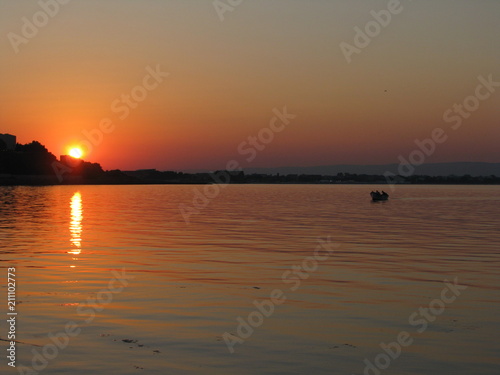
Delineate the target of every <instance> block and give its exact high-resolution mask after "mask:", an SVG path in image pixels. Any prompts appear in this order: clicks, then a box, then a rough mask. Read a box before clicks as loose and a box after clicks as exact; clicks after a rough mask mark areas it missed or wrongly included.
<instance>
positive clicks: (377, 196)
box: [370, 190, 389, 202]
mask: <svg viewBox="0 0 500 375" xmlns="http://www.w3.org/2000/svg"><path fill="white" fill-rule="evenodd" d="M370 196H371V197H372V201H374V202H379V201H386V200H388V199H389V194H387V193H386V192H385V191H382V193H379V192H378V190H377V191H372V192H371V193H370Z"/></svg>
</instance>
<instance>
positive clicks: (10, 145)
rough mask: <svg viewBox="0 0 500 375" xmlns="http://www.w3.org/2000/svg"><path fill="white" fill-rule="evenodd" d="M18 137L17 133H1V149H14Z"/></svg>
mask: <svg viewBox="0 0 500 375" xmlns="http://www.w3.org/2000/svg"><path fill="white" fill-rule="evenodd" d="M16 143H17V138H16V136H15V135H10V134H0V151H14V150H15V149H16Z"/></svg>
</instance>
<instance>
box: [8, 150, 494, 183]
mask: <svg viewBox="0 0 500 375" xmlns="http://www.w3.org/2000/svg"><path fill="white" fill-rule="evenodd" d="M1 146H2V145H0V175H2V174H3V175H14V176H16V175H33V176H47V175H51V176H54V177H55V171H54V163H56V164H58V165H59V166H61V162H59V161H58V160H57V158H56V157H55V156H54V155H53V154H52V153H50V152H49V151H48V150H47V148H45V146H43V145H42V144H41V143H40V142H37V141H33V142H31V143H28V144H25V145H23V144H17V145H16V149H15V151H8V150H6V147H1ZM68 167H69V168H66V170H65V172H64V176H63V177H64V178H66V179H63V182H62V183H73V182H78V183H102V184H211V183H217V182H222V183H225V182H229V183H233V184H249V183H254V184H335V183H337V184H338V183H347V184H349V183H352V184H385V183H387V182H388V181H387V180H386V178H385V177H384V176H383V175H367V174H352V173H338V174H336V175H305V174H301V175H299V174H288V175H281V174H279V173H278V174H255V173H254V174H245V173H244V172H243V171H241V172H235V171H231V172H230V171H216V172H213V173H184V172H174V171H166V172H161V171H157V170H156V169H148V170H138V171H127V172H122V171H120V170H113V171H104V170H103V169H102V167H101V165H100V164H98V163H89V162H86V161H80V160H79V161H75V163H74V165H70V166H68ZM68 177H69V178H68ZM75 178H76V180H75ZM395 180H397V182H398V183H402V184H499V183H500V177H497V176H493V175H491V176H481V177H473V176H471V175H464V176H453V175H452V176H422V175H415V176H409V177H404V176H397V177H394V176H393V177H392V178H391V181H389V182H392V181H395ZM0 182H2V181H0ZM3 183H6V184H9V183H12V184H15V180H13V182H9V181H5V180H4V181H3Z"/></svg>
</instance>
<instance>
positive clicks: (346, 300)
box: [0, 185, 500, 375]
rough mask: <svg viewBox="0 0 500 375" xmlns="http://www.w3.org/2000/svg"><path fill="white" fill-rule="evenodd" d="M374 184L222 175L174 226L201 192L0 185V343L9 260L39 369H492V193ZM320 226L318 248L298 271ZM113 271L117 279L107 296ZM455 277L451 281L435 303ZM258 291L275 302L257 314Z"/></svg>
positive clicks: (497, 316) (498, 323)
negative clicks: (323, 247)
mask: <svg viewBox="0 0 500 375" xmlns="http://www.w3.org/2000/svg"><path fill="white" fill-rule="evenodd" d="M376 188H378V189H380V187H379V186H369V185H342V186H331V185H321V186H317V185H313V186H300V185H291V186H283V185H241V186H238V185H234V186H229V187H227V188H225V189H223V191H222V192H221V193H220V194H219V195H218V196H217V197H216V198H215V199H213V200H211V201H210V204H209V205H208V206H207V207H206V208H204V209H202V210H200V212H199V213H196V214H193V215H191V217H190V221H191V223H190V224H186V222H185V221H184V219H183V217H182V215H181V213H180V211H179V204H180V203H184V204H186V205H190V204H191V202H192V199H193V189H200V190H201V189H203V186H198V187H197V186H78V187H77V186H58V187H35V188H32V187H0V241H1V242H0V254H1V262H0V267H1V269H0V272H1V273H2V275H1V280H3V281H2V282H1V284H0V285H1V290H2V293H1V296H2V297H1V300H0V306H2V307H1V308H0V313H1V314H2V321H3V323H2V324H1V325H0V327H1V331H0V337H1V338H2V339H5V338H6V336H7V328H6V324H5V320H4V317H6V315H5V313H6V306H7V302H6V300H7V297H6V291H7V288H6V287H7V282H6V277H7V268H8V267H15V268H16V279H17V299H18V306H17V312H18V316H17V340H18V341H20V343H18V344H17V365H18V366H21V365H23V366H26V367H30V366H33V364H34V365H35V369H36V368H38V369H39V370H40V369H42V368H43V367H45V366H46V367H45V369H44V370H43V371H37V372H38V373H46V374H75V373H77V374H188V373H193V374H235V373H237V374H242V375H243V374H363V372H364V371H365V373H368V374H378V373H380V374H398V375H401V374H403V375H417V374H419V375H420V374H422V375H423V374H425V375H429V374H440V375H443V374H454V375H457V374H464V375H470V374H492V375H493V374H496V375H497V374H499V373H500V360H499V358H500V340H499V339H498V337H499V335H500V298H499V297H500V229H499V228H500V208H499V207H500V187H498V186H494V187H488V186H477V187H476V186H474V187H468V186H399V187H397V189H396V190H395V191H394V192H393V193H392V195H391V200H390V201H388V202H385V203H372V202H370V199H369V198H370V197H369V192H370V191H371V190H372V189H376ZM329 236H330V238H331V241H332V242H334V243H336V244H338V247H337V248H336V249H335V251H334V252H332V254H331V256H330V257H328V258H327V259H323V260H321V261H319V262H318V263H317V265H316V266H317V267H315V265H314V264H313V263H311V262H309V263H307V262H306V263H305V265H306V266H308V267H309V271H307V272H305V271H304V269H302V271H300V268H299V267H302V266H303V264H304V263H303V261H304V259H305V258H307V257H310V256H313V255H314V250H315V249H316V248H317V246H318V239H319V238H322V239H323V241H325V239H327V238H328V237H329ZM292 267H295V269H299V271H300V272H302V273H301V274H300V275H302V276H303V277H304V279H303V280H300V285H299V284H298V281H297V273H296V274H291V273H290V272H288V273H286V272H287V271H290V270H293V268H292ZM122 269H124V270H125V271H124V272H125V274H126V275H129V276H127V277H130V276H132V277H133V279H129V280H127V282H128V285H127V286H126V287H125V288H123V290H122V291H121V292H118V290H119V288H115V289H114V292H113V293H111V291H110V281H112V280H113V279H114V278H115V276H113V274H112V271H113V270H122ZM121 272H122V271H120V273H121ZM284 274H285V275H288V277H285V281H284V280H283V275H284ZM292 277H293V280H292ZM305 277H307V278H305ZM455 278H457V282H458V284H459V285H464V286H467V289H465V290H460V292H459V293H460V295H458V296H456V299H455V300H454V301H452V302H449V303H444V302H440V300H442V291H443V289H444V288H445V287H446V285H445V284H444V280H450V281H453V280H455ZM290 280H292V281H293V283H292V282H291V281H290ZM111 285H115V286H116V285H118V284H111ZM275 289H277V290H279V291H281V292H283V294H284V295H285V296H286V301H285V302H284V303H283V304H281V305H276V306H274V311H273V313H272V314H268V315H269V316H268V317H264V318H262V319H261V320H262V321H258V319H259V317H262V316H263V315H262V314H261V315H259V313H254V314H253V315H252V312H255V311H258V310H257V308H256V305H255V304H254V302H255V301H257V303H262V301H269V298H270V294H271V293H272V291H273V290H275ZM450 295H451V296H452V295H453V294H450ZM450 295H448V297H447V298H448V300H449V299H450V298H449V297H450ZM110 296H111V298H112V300H109V299H108V298H110ZM96 298H97V300H96ZM99 298H100V299H99ZM93 300H95V302H93ZM92 304H93V305H92ZM430 304H431V305H432V306H433V308H434V310H429V311H430V312H428V314H430V315H428V316H429V318H425V320H422V316H423V315H418V319H420V322H421V323H419V324H417V323H415V319H414V320H413V324H412V323H411V322H410V321H411V317H412V316H413V317H414V318H415V315H414V314H415V313H417V314H420V313H418V312H419V309H420V308H421V307H422V308H428V307H429V305H430ZM432 311H434V312H435V314H434V313H433V312H432ZM93 314H95V316H93ZM249 314H251V316H252V317H253V318H254V319H257V320H254V324H255V325H258V323H262V324H261V325H260V326H256V327H255V328H253V332H252V334H251V335H248V332H247V331H248V329H247V330H246V331H245V330H243V329H242V328H241V327H240V328H238V325H239V322H241V321H242V320H243V321H246V320H247V319H248V317H249ZM238 318H240V320H239V321H238V320H237V319H238ZM418 319H417V320H418ZM70 321H73V322H74V323H75V324H76V325H78V328H79V334H77V335H74V336H72V337H70V338H69V339H67V340H66V341H65V339H62V338H61V337H62V335H61V334H60V333H61V332H63V331H64V329H65V325H66V324H67V323H68V322H70ZM424 321H426V322H427V327H425V329H423V328H424V324H423V322H424ZM243 331H245V332H244V333H245V336H249V337H246V338H245V339H243V338H241V340H240V341H238V343H236V344H234V347H233V349H234V350H235V352H234V353H233V354H231V353H230V352H229V350H228V346H227V344H226V341H225V340H226V339H227V338H228V337H233V338H235V337H236V336H231V334H232V335H238V334H239V333H242V332H243ZM403 331H406V332H407V333H408V335H409V336H410V337H411V339H412V341H413V342H412V344H411V345H409V346H406V347H404V348H403V349H402V352H401V354H400V355H399V356H398V357H397V358H395V359H392V358H391V359H390V363H387V362H386V361H385V360H384V356H380V354H381V353H382V354H383V353H385V352H384V351H383V349H382V348H381V344H382V343H384V344H389V343H391V342H393V341H395V340H397V338H398V335H399V334H400V332H403ZM419 331H422V332H419ZM226 332H227V334H225V333H226ZM49 335H52V336H56V337H60V345H61V346H60V348H59V349H56V350H57V351H56V352H54V348H55V347H54V346H51V343H52V342H53V341H52V340H51V339H50V338H49ZM68 340H69V341H68ZM124 340H125V341H124ZM1 344H2V352H3V353H4V354H5V352H6V351H5V349H6V348H7V346H8V345H7V344H6V342H3V341H2V342H1ZM66 344H67V346H66ZM65 346H66V347H65ZM393 349H394V347H393ZM394 350H395V349H394ZM4 354H2V356H1V359H0V361H1V363H0V369H1V372H2V374H4V373H5V374H8V373H13V374H14V373H17V371H16V370H15V369H12V368H10V367H8V366H7V362H8V360H7V359H6V358H5V355H4ZM377 356H378V357H377ZM377 358H378V362H376V361H377ZM385 358H386V359H387V358H389V357H385ZM45 361H46V362H45ZM367 361H368V362H370V363H378V366H379V367H378V368H375V369H373V368H372V369H370V370H365V366H366V364H367V363H368V362H367ZM374 366H375V365H374ZM382 367H383V368H382Z"/></svg>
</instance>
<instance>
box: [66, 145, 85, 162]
mask: <svg viewBox="0 0 500 375" xmlns="http://www.w3.org/2000/svg"><path fill="white" fill-rule="evenodd" d="M69 155H70V156H71V157H73V158H76V159H80V158H81V157H82V156H83V151H82V149H81V148H78V147H73V148H71V149H70V150H69Z"/></svg>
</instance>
